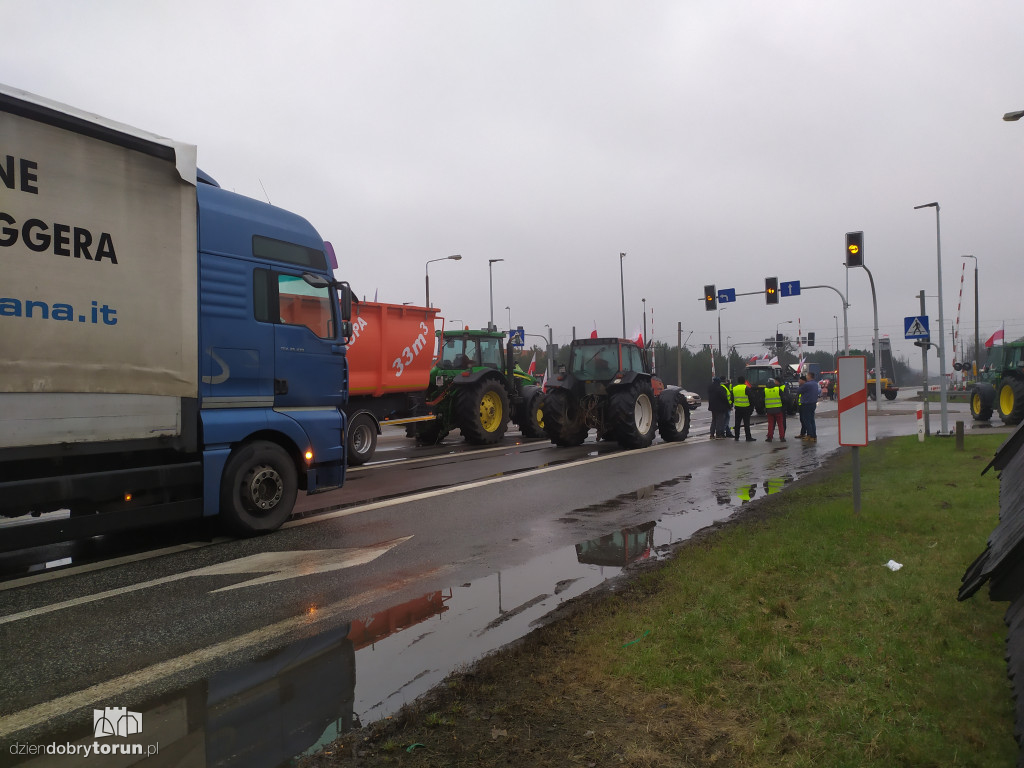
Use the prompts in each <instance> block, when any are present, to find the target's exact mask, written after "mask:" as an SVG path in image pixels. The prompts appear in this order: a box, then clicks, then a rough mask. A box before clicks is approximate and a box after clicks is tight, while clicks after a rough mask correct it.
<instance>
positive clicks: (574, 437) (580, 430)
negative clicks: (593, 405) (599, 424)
mask: <svg viewBox="0 0 1024 768" xmlns="http://www.w3.org/2000/svg"><path fill="white" fill-rule="evenodd" d="M541 408H542V409H543V411H544V432H545V433H546V434H547V436H548V437H549V438H551V442H552V443H554V444H555V445H561V446H571V445H580V444H582V443H583V441H584V440H586V439H587V433H589V432H590V430H589V429H588V428H587V424H586V422H585V421H584V420H583V411H581V410H580V407H579V403H577V402H576V401H575V399H573V397H572V395H570V394H569V393H568V392H566V391H565V390H564V389H556V390H554V391H552V392H548V393H547V394H546V395H544V399H543V400H542V401H541Z"/></svg>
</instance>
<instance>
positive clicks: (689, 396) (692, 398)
mask: <svg viewBox="0 0 1024 768" xmlns="http://www.w3.org/2000/svg"><path fill="white" fill-rule="evenodd" d="M682 392H683V397H685V398H686V404H687V405H688V406H689V408H690V410H691V411H695V410H697V409H698V408H700V404H701V402H702V401H701V399H700V395H698V394H697V393H696V392H690V391H688V390H685V389H684V390H682Z"/></svg>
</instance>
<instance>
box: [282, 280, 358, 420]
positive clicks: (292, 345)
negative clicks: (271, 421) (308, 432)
mask: <svg viewBox="0 0 1024 768" xmlns="http://www.w3.org/2000/svg"><path fill="white" fill-rule="evenodd" d="M270 274H271V275H272V276H273V278H272V283H273V282H275V281H276V286H275V285H272V286H271V288H272V290H274V289H275V288H276V293H277V297H278V306H279V316H280V321H279V322H278V323H277V324H276V325H275V326H274V342H275V343H274V350H275V351H274V407H276V408H297V407H312V406H316V407H321V408H322V407H323V406H325V405H333V406H335V407H340V406H341V405H342V404H343V403H344V400H345V394H346V392H347V389H348V382H347V381H346V380H345V378H346V369H345V348H344V346H343V345H342V344H341V343H340V342H339V341H338V340H337V328H338V306H337V301H335V300H333V293H332V291H331V289H330V288H328V287H323V288H314V287H313V286H311V285H309V284H308V283H306V281H305V280H303V279H302V278H301V277H299V276H296V275H287V274H281V273H270Z"/></svg>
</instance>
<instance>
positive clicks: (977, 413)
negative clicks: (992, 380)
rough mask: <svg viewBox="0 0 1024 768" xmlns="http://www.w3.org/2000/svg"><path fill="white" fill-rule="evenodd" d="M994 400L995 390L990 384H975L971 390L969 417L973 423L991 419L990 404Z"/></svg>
mask: <svg viewBox="0 0 1024 768" xmlns="http://www.w3.org/2000/svg"><path fill="white" fill-rule="evenodd" d="M995 399H996V390H995V387H993V386H992V385H991V384H975V385H974V386H973V387H972V388H971V416H972V417H973V418H974V420H975V421H988V420H989V419H991V418H992V403H993V402H995Z"/></svg>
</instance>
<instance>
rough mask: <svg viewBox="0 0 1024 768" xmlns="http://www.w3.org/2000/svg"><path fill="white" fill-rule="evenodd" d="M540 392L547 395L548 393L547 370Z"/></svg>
mask: <svg viewBox="0 0 1024 768" xmlns="http://www.w3.org/2000/svg"><path fill="white" fill-rule="evenodd" d="M540 391H541V392H544V393H547V391H548V372H547V370H545V371H544V378H543V379H542V380H541V382H540Z"/></svg>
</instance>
